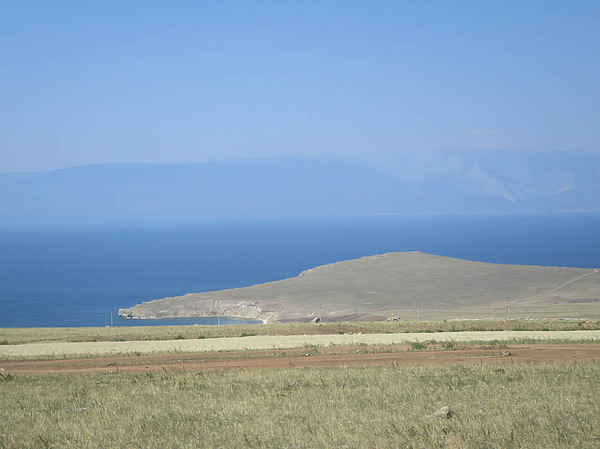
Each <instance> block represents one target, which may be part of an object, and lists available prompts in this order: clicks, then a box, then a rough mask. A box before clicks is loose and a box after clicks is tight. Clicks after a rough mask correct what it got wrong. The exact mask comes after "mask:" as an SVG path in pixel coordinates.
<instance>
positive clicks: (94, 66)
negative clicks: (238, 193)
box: [0, 0, 600, 172]
mask: <svg viewBox="0 0 600 449" xmlns="http://www.w3.org/2000/svg"><path fill="white" fill-rule="evenodd" d="M0 7H1V9H0V58H1V59H0V61H1V62H0V171H4V172H6V171H37V170H48V169H53V168H58V167H66V166H73V165H82V164H90V163H103V162H117V161H143V162H195V161H204V160H216V159H229V158H238V157H255V156H274V155H314V154H328V155H337V156H348V157H352V158H360V159H363V160H371V161H373V162H375V163H379V164H381V163H384V164H385V163H391V162H392V161H398V160H402V158H404V157H407V155H408V154H414V152H423V151H427V150H440V149H441V150H443V149H463V148H471V149H474V148H476V149H480V148H481V149H488V148H495V149H507V150H510V149H535V150H555V149H564V150H584V151H594V152H600V87H599V86H600V83H599V80H600V1H597V0H592V1H566V0H563V1H560V2H557V1H548V0H545V1H523V0H519V1H472V2H470V1H459V0H456V1H399V0H394V1H361V2H355V1H339V2H324V1H294V2H292V1H271V2H262V1H239V2H237V1H214V2H202V1H170V2H165V1H148V0H144V1H94V2H91V1H89V2H88V1H80V0H78V1H61V0H54V1H47V0H44V1H35V0H34V1H8V0H6V1H5V0H0Z"/></svg>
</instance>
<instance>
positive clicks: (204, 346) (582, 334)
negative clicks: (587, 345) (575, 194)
mask: <svg viewBox="0 0 600 449" xmlns="http://www.w3.org/2000/svg"><path fill="white" fill-rule="evenodd" d="M515 338H528V339H537V340H553V339H571V340H581V339H595V340H598V343H600V331H540V332H538V331H493V332H436V333H411V334H343V335H286V336H252V337H235V338H211V339H206V340H157V341H114V342H81V343H75V342H67V343H65V342H51V343H29V344H21V345H2V346H0V358H2V357H39V356H52V355H54V356H62V355H88V356H89V355H97V356H102V355H107V354H132V353H138V354H151V353H158V352H169V351H171V352H175V351H176V352H210V351H241V350H249V349H251V350H260V349H289V348H301V347H306V346H310V345H314V346H323V347H327V346H332V345H340V346H341V345H343V346H351V345H394V344H396V345H398V344H407V343H408V342H416V341H418V342H423V341H428V340H433V339H435V340H436V341H456V342H468V341H491V340H501V341H510V340H513V339H515Z"/></svg>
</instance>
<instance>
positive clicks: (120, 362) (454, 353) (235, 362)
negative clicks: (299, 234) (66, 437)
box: [0, 344, 600, 374]
mask: <svg viewBox="0 0 600 449" xmlns="http://www.w3.org/2000/svg"><path fill="white" fill-rule="evenodd" d="M433 348H435V346H431V347H430V348H429V349H428V350H425V351H409V350H408V347H407V346H385V347H370V348H369V349H370V351H369V353H363V352H362V351H364V347H360V346H351V347H345V348H331V349H319V350H318V351H311V350H306V349H286V350H262V351H229V352H221V353H189V354H176V355H173V354H167V355H144V356H137V357H111V358H106V357H95V358H83V359H61V360H38V361H36V360H33V361H32V360H22V361H6V362H1V363H0V366H1V367H2V368H5V369H6V370H7V371H8V372H9V373H11V374H71V373H112V372H128V373H141V372H173V371H205V370H207V371H214V370H229V369H276V368H290V367H297V368H302V367H325V366H357V365H393V364H397V365H442V364H443V365H446V364H470V363H524V362H525V363H526V362H545V361H559V362H578V361H584V360H600V344H599V345H596V344H591V345H590V344H574V345H547V344H542V345H510V346H508V347H506V348H501V349H499V348H471V349H458V350H442V349H433ZM378 349H379V350H381V351H382V352H376V351H377V350H378ZM373 352H376V353H373Z"/></svg>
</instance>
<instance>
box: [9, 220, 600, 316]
mask: <svg viewBox="0 0 600 449" xmlns="http://www.w3.org/2000/svg"><path fill="white" fill-rule="evenodd" d="M412 250H419V251H423V252H428V253H434V254H439V255H444V256H450V257H457V258H463V259H469V260H477V261H485V262H496V263H510V264H536V265H558V266H572V267H581V268H597V267H600V214H579V215H577V214H574V215H526V216H523V215H520V216H507V215H493V216H482V215H478V216H418V217H414V216H382V217H369V218H360V219H329V220H314V221H251V222H245V223H239V222H238V223H214V224H204V225H197V226H187V227H183V226H182V227H170V228H140V229H132V228H128V229H117V228H114V229H42V230H40V229H19V230H16V229H2V230H0V327H12V326H19V327H26V326H105V325H108V324H110V313H111V311H112V312H113V313H114V316H115V325H147V324H153V325H154V324H174V323H179V324H190V323H206V324H216V318H215V319H212V318H210V319H185V320H183V319H182V320H148V321H146V320H144V321H139V320H121V319H119V318H117V310H118V309H119V308H120V307H130V306H132V305H134V304H136V303H138V302H140V301H145V300H151V299H156V298H163V297H166V296H173V295H182V294H185V293H190V292H201V291H210V290H219V289H223V288H233V287H242V286H248V285H252V284H256V283H262V282H267V281H273V280H277V279H282V278H286V277H291V276H296V275H297V274H298V273H300V272H301V271H303V270H305V269H308V268H312V267H314V266H316V265H322V264H326V263H331V262H336V261H339V260H344V259H352V258H356V257H361V256H366V255H373V254H379V253H385V252H391V251H412ZM225 322H227V321H226V320H225V319H224V318H221V323H225Z"/></svg>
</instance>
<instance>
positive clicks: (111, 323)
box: [110, 310, 114, 327]
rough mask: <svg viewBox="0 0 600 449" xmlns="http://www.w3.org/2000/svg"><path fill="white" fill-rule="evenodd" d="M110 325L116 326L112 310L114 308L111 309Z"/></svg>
mask: <svg viewBox="0 0 600 449" xmlns="http://www.w3.org/2000/svg"><path fill="white" fill-rule="evenodd" d="M110 327H114V326H113V312H112V310H111V311H110Z"/></svg>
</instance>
